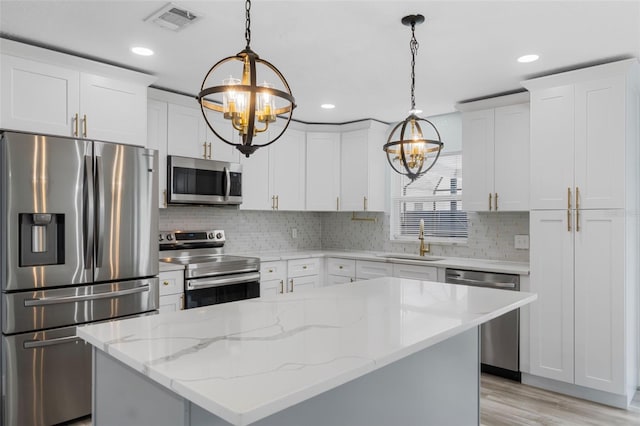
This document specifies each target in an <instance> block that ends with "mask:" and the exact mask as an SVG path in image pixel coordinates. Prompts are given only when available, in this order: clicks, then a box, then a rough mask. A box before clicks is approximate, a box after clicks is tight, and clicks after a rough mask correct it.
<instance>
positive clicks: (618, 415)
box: [68, 374, 640, 426]
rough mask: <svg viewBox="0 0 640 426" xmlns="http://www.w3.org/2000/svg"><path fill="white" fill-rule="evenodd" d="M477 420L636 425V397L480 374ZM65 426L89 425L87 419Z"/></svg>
mask: <svg viewBox="0 0 640 426" xmlns="http://www.w3.org/2000/svg"><path fill="white" fill-rule="evenodd" d="M639 394H640V392H639ZM636 398H639V397H638V396H636ZM480 421H481V425H482V426H532V425H535V426H540V425H544V426H556V425H562V426H587V425H593V426H632V425H638V426H640V399H635V400H634V402H633V403H632V406H631V407H630V408H629V409H628V410H621V409H618V408H612V407H608V406H606V405H600V404H596V403H594V402H589V401H585V400H582V399H576V398H572V397H570V396H565V395H560V394H557V393H554V392H549V391H545V390H542V389H538V388H534V387H531V386H527V385H523V384H520V383H516V382H513V381H511V380H506V379H502V378H500V377H496V376H492V375H489V374H483V375H482V377H481V387H480ZM68 426H91V418H90V417H87V418H84V419H81V420H79V421H77V422H74V423H70V424H69V425H68ZM398 426H403V425H398Z"/></svg>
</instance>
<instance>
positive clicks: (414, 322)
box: [77, 277, 537, 425]
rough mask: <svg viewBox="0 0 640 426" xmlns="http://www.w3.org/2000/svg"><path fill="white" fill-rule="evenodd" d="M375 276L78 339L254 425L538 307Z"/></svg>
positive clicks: (114, 326) (138, 322) (483, 292)
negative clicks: (478, 328) (507, 314)
mask: <svg viewBox="0 0 640 426" xmlns="http://www.w3.org/2000/svg"><path fill="white" fill-rule="evenodd" d="M536 297H537V296H536V295H534V294H531V293H525V292H515V291H504V290H494V289H487V288H477V287H467V286H462V285H451V284H444V283H435V282H424V281H415V280H407V279H400V278H389V277H386V278H377V279H373V280H369V281H366V282H364V281H363V282H356V283H353V284H350V285H348V286H346V285H344V286H329V287H321V288H315V289H311V290H308V291H305V292H300V293H288V294H284V295H279V296H273V297H271V296H270V297H262V298H259V299H250V300H244V301H240V302H233V303H226V304H221V305H213V306H207V307H203V308H198V309H190V310H186V311H179V312H170V313H167V314H163V315H155V316H147V317H141V318H133V319H127V320H121V321H116V322H108V323H102V324H95V325H87V326H83V327H78V331H77V333H78V336H79V337H81V338H83V339H85V340H86V341H88V342H89V343H91V344H92V345H94V346H95V347H97V348H98V349H100V350H102V351H105V352H106V353H108V354H110V355H111V356H113V357H114V358H116V359H118V360H120V361H121V362H123V363H124V364H126V365H128V366H129V367H131V368H133V369H134V370H137V371H139V372H140V373H142V374H144V375H145V376H147V377H148V378H149V379H151V380H153V381H155V382H157V383H159V384H160V385H162V386H165V387H166V388H168V389H171V390H172V391H174V392H175V393H177V394H178V395H180V396H182V397H183V398H185V399H187V400H190V401H192V402H193V403H195V404H197V405H199V406H201V407H202V408H204V409H206V410H208V411H210V412H211V413H213V414H215V415H216V416H219V417H221V418H223V419H224V420H226V421H228V422H230V423H232V424H234V425H247V424H250V423H252V422H255V421H257V420H259V419H261V418H264V417H266V416H269V415H271V414H273V413H276V412H278V411H280V410H283V409H285V408H288V407H290V406H293V405H295V404H297V403H299V402H301V401H304V400H306V399H309V398H311V397H313V396H316V395H318V394H320V393H322V392H325V391H327V390H330V389H333V388H335V387H337V386H339V385H341V384H343V383H346V382H348V381H351V380H353V379H355V378H357V377H360V376H362V375H364V374H367V373H369V372H371V371H374V370H376V369H379V368H381V367H383V366H385V365H388V364H390V363H392V362H394V361H396V360H399V359H402V358H404V357H406V356H408V355H411V354H413V353H415V352H418V351H420V350H422V349H425V348H427V347H430V346H432V345H435V344H437V343H439V342H441V341H443V340H445V339H447V338H450V337H452V336H454V335H457V334H459V333H462V332H463V331H466V330H468V329H470V328H472V327H474V326H477V325H479V324H481V323H484V322H486V321H488V320H490V319H492V318H495V317H497V316H499V315H502V314H503V313H505V312H508V311H511V310H513V309H516V308H518V307H521V306H523V305H526V304H528V303H530V302H532V301H534V300H535V299H536Z"/></svg>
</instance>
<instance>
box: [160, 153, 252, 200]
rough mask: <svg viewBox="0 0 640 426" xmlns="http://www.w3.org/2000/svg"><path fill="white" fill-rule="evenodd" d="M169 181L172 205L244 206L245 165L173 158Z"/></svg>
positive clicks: (168, 170)
mask: <svg viewBox="0 0 640 426" xmlns="http://www.w3.org/2000/svg"><path fill="white" fill-rule="evenodd" d="M167 179H168V182H167V189H168V200H167V201H168V202H169V203H171V204H222V205H224V204H227V205H239V204H241V203H242V165H240V164H238V163H228V162H226V161H216V160H202V159H198V158H189V157H178V156H175V155H170V156H168V157H167Z"/></svg>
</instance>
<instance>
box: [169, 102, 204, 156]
mask: <svg viewBox="0 0 640 426" xmlns="http://www.w3.org/2000/svg"><path fill="white" fill-rule="evenodd" d="M205 126H206V124H205V123H204V117H203V116H202V111H200V109H199V108H190V107H185V106H182V105H175V104H169V108H168V126H167V140H168V143H167V153H168V154H169V155H181V156H183V157H194V158H205V157H206V155H205V154H207V153H208V150H207V146H206V143H207V132H206V129H205Z"/></svg>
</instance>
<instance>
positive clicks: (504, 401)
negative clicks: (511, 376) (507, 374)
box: [480, 374, 640, 426]
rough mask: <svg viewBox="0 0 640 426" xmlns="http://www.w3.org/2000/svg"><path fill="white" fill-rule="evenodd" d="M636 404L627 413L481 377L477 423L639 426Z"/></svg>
mask: <svg viewBox="0 0 640 426" xmlns="http://www.w3.org/2000/svg"><path fill="white" fill-rule="evenodd" d="M636 398H637V396H636ZM639 403H640V401H637V400H634V403H633V404H632V406H631V407H630V408H629V409H628V410H621V409H618V408H613V407H608V406H606V405H600V404H596V403H594V402H589V401H585V400H582V399H577V398H572V397H570V396H565V395H561V394H557V393H554V392H549V391H545V390H542V389H538V388H534V387H531V386H527V385H523V384H520V383H517V382H513V381H511V380H506V379H502V378H500V377H496V376H492V375H489V374H483V375H482V377H481V386H480V422H481V425H483V426H514V425H523V426H528V425H545V426H547V425H548V426H551V425H563V426H565V425H566V426H573V425H575V426H583V425H584V426H586V425H594V426H596V425H597V426H614V425H621V426H622V425H624V426H626V425H629V426H631V425H640V404H639Z"/></svg>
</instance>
